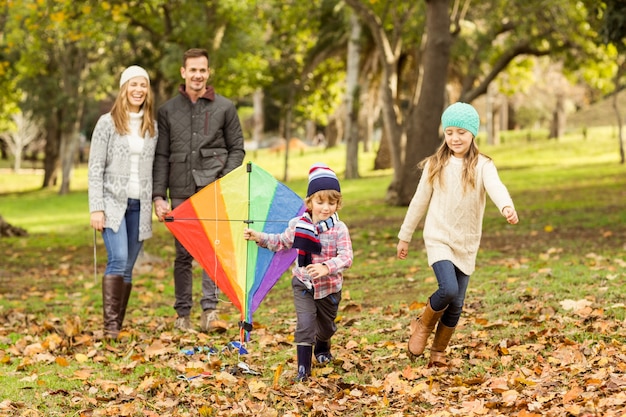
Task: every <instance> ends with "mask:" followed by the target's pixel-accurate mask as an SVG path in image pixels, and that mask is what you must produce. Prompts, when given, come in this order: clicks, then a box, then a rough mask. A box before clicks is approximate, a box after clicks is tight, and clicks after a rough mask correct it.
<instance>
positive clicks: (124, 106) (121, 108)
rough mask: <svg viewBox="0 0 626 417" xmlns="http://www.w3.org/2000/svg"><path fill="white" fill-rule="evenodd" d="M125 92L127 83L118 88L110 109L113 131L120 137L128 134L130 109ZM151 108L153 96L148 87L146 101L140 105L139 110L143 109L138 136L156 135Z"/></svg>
mask: <svg viewBox="0 0 626 417" xmlns="http://www.w3.org/2000/svg"><path fill="white" fill-rule="evenodd" d="M127 92H128V83H124V84H123V85H122V86H121V87H120V92H119V93H118V94H117V97H116V98H115V103H113V107H112V108H111V117H112V118H113V123H114V124H115V130H116V131H117V133H119V134H120V135H126V134H129V133H130V120H129V119H130V118H129V116H128V113H130V107H129V105H128V96H127ZM153 106H154V96H153V94H152V89H151V88H150V87H148V92H147V94H146V99H145V100H144V102H143V104H142V105H141V109H143V120H142V122H141V130H140V134H141V136H142V137H145V135H146V132H148V133H149V134H150V137H153V136H154V135H155V133H156V131H155V128H154V115H153V114H152V113H153V110H152V108H153Z"/></svg>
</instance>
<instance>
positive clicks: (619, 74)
mask: <svg viewBox="0 0 626 417" xmlns="http://www.w3.org/2000/svg"><path fill="white" fill-rule="evenodd" d="M625 71H626V62H625V63H622V65H620V66H619V67H618V69H617V74H616V75H615V92H614V93H613V110H614V111H615V118H616V119H617V140H618V141H619V163H620V164H622V165H623V164H624V139H623V137H622V132H623V130H622V115H621V114H620V111H619V101H618V100H617V96H618V95H619V91H620V82H619V80H620V78H621V77H622V75H623V74H624V72H625Z"/></svg>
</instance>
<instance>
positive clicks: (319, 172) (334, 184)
mask: <svg viewBox="0 0 626 417" xmlns="http://www.w3.org/2000/svg"><path fill="white" fill-rule="evenodd" d="M321 190H335V191H339V192H341V187H339V180H338V179H337V175H336V174H335V172H334V171H333V170H332V169H330V168H329V167H328V165H326V164H323V163H321V162H317V163H315V164H313V165H311V169H309V188H308V189H307V192H306V196H307V197H310V196H311V195H313V194H315V193H316V192H318V191H321Z"/></svg>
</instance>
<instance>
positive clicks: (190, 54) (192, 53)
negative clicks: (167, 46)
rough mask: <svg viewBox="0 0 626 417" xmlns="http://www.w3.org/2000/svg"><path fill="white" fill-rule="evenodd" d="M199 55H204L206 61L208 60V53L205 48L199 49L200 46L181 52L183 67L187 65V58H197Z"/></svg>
mask: <svg viewBox="0 0 626 417" xmlns="http://www.w3.org/2000/svg"><path fill="white" fill-rule="evenodd" d="M201 56H204V57H206V60H207V62H208V61H209V53H208V52H207V50H206V49H201V48H191V49H188V50H187V51H185V53H184V54H183V67H185V66H186V65H187V60H188V59H189V58H198V57H201Z"/></svg>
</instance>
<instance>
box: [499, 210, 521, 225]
mask: <svg viewBox="0 0 626 417" xmlns="http://www.w3.org/2000/svg"><path fill="white" fill-rule="evenodd" d="M502 214H503V215H504V217H505V218H506V221H507V222H509V223H510V224H517V222H519V218H518V217H517V212H516V211H515V209H514V208H513V207H509V206H506V207H505V208H503V209H502Z"/></svg>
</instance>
